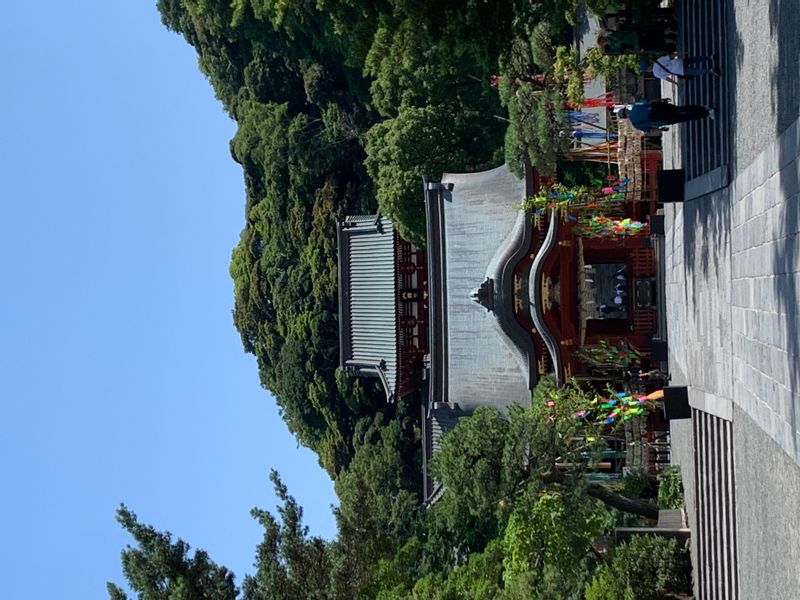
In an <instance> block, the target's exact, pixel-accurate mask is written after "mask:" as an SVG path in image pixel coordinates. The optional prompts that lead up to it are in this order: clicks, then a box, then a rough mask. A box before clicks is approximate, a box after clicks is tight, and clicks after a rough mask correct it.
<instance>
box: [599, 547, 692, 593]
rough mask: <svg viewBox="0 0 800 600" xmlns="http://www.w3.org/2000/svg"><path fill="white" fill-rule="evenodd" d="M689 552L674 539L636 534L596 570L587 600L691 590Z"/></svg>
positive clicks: (687, 591)
mask: <svg viewBox="0 0 800 600" xmlns="http://www.w3.org/2000/svg"><path fill="white" fill-rule="evenodd" d="M691 572H692V571H691V564H690V562H689V554H688V552H687V551H686V550H685V549H683V548H681V547H680V546H679V545H678V541H677V540H675V539H668V538H664V537H659V536H655V535H637V536H635V537H634V538H633V539H631V541H630V542H628V543H626V544H620V545H619V546H618V547H617V548H616V550H615V551H614V558H613V560H612V561H611V564H610V565H604V566H603V567H601V568H600V569H598V571H597V573H596V574H595V576H594V578H592V581H591V582H590V583H589V585H587V586H586V589H585V594H586V598H587V600H600V599H601V598H602V599H603V600H658V599H660V598H665V597H666V596H667V594H670V593H679V594H681V593H691V588H692V579H691Z"/></svg>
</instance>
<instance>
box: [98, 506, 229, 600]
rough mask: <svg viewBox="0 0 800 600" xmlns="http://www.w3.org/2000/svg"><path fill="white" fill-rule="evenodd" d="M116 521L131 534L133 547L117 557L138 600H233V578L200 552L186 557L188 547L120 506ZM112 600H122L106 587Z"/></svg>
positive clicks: (116, 588) (114, 587) (111, 587)
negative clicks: (133, 542) (143, 522)
mask: <svg viewBox="0 0 800 600" xmlns="http://www.w3.org/2000/svg"><path fill="white" fill-rule="evenodd" d="M117 521H118V522H119V523H120V525H122V527H123V528H124V529H125V530H126V531H127V532H128V533H130V534H131V536H132V537H133V539H134V540H135V542H136V544H137V545H136V546H127V547H126V548H125V549H124V550H123V551H122V554H121V559H122V571H123V573H124V574H125V579H126V580H127V581H128V585H129V587H130V589H131V590H133V591H134V592H136V594H137V597H138V598H139V600H234V599H235V598H236V597H237V595H238V589H237V588H236V585H235V584H234V575H233V573H232V572H231V571H229V570H228V569H227V568H225V567H221V566H218V565H216V564H215V563H214V562H212V561H211V559H210V558H209V557H208V554H207V553H206V552H205V551H204V550H196V551H195V552H194V554H193V555H192V554H190V550H191V548H190V546H189V544H187V543H186V542H184V541H183V540H181V539H178V540H174V541H173V539H172V534H170V533H169V532H161V531H158V530H156V529H155V528H153V527H152V526H150V525H144V524H142V523H140V522H139V520H138V519H137V517H136V514H135V513H134V512H133V511H131V510H130V509H128V508H127V507H126V506H125V505H124V504H123V505H122V506H120V508H119V509H118V510H117ZM107 587H108V593H109V596H110V597H111V598H112V600H126V599H127V595H126V594H125V592H124V591H123V590H122V588H120V587H119V586H117V585H115V584H113V583H111V582H109V583H108V584H107Z"/></svg>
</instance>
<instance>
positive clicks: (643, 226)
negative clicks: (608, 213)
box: [575, 215, 648, 238]
mask: <svg viewBox="0 0 800 600" xmlns="http://www.w3.org/2000/svg"><path fill="white" fill-rule="evenodd" d="M647 231H648V227H647V223H642V222H641V221H635V220H634V219H631V218H628V217H626V218H624V219H615V218H612V217H604V216H602V215H591V216H589V217H580V218H579V219H578V224H577V225H576V226H575V232H576V233H577V234H578V235H582V236H585V237H599V238H611V237H622V236H630V235H638V234H640V233H647Z"/></svg>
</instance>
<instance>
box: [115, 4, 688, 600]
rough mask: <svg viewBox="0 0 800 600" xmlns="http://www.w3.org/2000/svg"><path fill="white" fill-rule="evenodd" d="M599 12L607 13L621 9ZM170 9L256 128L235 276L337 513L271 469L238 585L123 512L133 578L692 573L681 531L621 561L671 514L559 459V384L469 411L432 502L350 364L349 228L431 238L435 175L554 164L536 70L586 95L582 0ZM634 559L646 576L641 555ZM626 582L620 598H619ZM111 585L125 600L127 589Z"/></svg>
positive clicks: (269, 590) (588, 582)
mask: <svg viewBox="0 0 800 600" xmlns="http://www.w3.org/2000/svg"><path fill="white" fill-rule="evenodd" d="M588 4H589V9H591V10H594V11H598V12H602V11H603V10H604V9H605V8H606V5H607V4H609V2H607V1H604V0H594V1H593V2H589V3H588ZM157 6H158V10H159V12H160V14H161V19H162V22H163V24H164V25H165V26H166V27H167V28H168V29H170V30H171V31H173V32H175V33H176V34H178V35H180V36H182V37H183V38H184V39H185V40H186V42H188V43H189V44H190V45H191V46H193V47H194V49H195V50H196V52H197V57H198V65H199V68H200V70H201V71H202V72H203V73H204V74H205V75H206V77H207V78H208V80H209V82H210V83H211V86H212V88H213V91H214V93H215V94H216V97H217V98H218V99H219V101H220V103H221V105H222V107H223V109H224V110H225V112H226V113H227V114H228V115H229V116H230V117H231V119H233V120H234V121H235V122H236V123H237V125H238V130H237V132H236V135H235V136H234V138H233V139H232V140H231V142H230V152H231V156H232V158H233V160H235V161H236V162H237V163H239V164H240V165H241V166H242V170H243V175H244V181H245V189H246V198H245V201H244V212H243V216H244V219H243V223H244V225H243V229H242V232H241V237H240V240H239V243H238V244H237V245H236V247H235V248H234V249H233V252H232V257H231V263H230V274H231V277H232V279H233V288H234V294H235V308H234V311H233V323H234V325H235V327H236V328H237V330H238V332H239V334H240V335H241V340H242V345H243V348H244V350H245V351H246V352H248V353H251V354H252V355H253V356H254V357H255V359H256V363H257V368H258V377H259V378H260V382H261V385H262V386H263V387H264V388H265V389H267V390H269V391H271V392H272V393H273V394H274V397H275V399H276V400H277V402H278V404H279V406H280V410H281V415H282V417H283V419H284V421H285V423H286V426H287V427H288V428H289V430H290V431H291V432H292V433H293V434H294V435H295V436H296V438H297V440H298V441H299V443H301V444H303V445H305V446H307V447H308V448H310V449H312V450H313V451H314V452H315V453H316V454H317V456H318V457H319V462H320V464H321V465H322V467H323V468H324V469H325V470H326V471H327V472H328V473H329V474H330V476H331V477H332V478H333V479H334V481H335V488H336V492H337V495H338V497H339V503H340V505H339V507H338V508H337V509H336V511H335V517H336V522H337V525H338V535H337V537H336V538H335V539H333V540H323V539H319V538H316V537H313V536H310V535H309V533H308V530H307V529H306V528H305V527H304V525H303V521H302V508H301V507H300V506H298V505H297V503H296V502H295V500H294V499H293V497H292V496H291V494H290V493H289V490H287V489H286V487H285V486H284V484H283V483H282V481H281V479H280V476H279V474H277V473H273V474H272V481H273V484H274V486H275V489H276V492H277V494H278V497H279V498H280V499H281V502H282V504H281V506H279V507H278V512H277V513H276V514H273V513H271V512H269V511H265V510H261V509H254V510H253V517H254V518H255V519H257V520H258V521H259V523H260V524H261V525H262V526H263V528H264V537H263V541H262V542H261V544H260V545H259V546H258V547H257V548H256V549H255V565H256V569H255V571H254V572H253V573H250V574H246V575H245V576H244V578H243V579H242V580H241V584H240V585H241V589H239V587H237V584H236V582H235V581H234V577H233V574H232V573H231V572H230V571H229V570H228V569H226V568H225V567H224V566H221V565H217V564H215V563H214V562H213V560H212V559H211V558H210V557H209V556H208V555H207V554H206V553H205V552H203V551H202V550H198V551H193V550H192V549H190V547H189V545H188V544H187V543H185V542H184V541H182V540H180V539H175V538H173V537H172V536H171V535H170V534H169V533H166V532H161V531H157V530H156V529H154V528H152V527H150V526H148V525H144V524H142V523H140V522H139V521H138V520H137V518H136V515H135V513H134V512H133V511H132V510H130V509H129V508H127V507H125V506H122V507H121V508H120V510H119V511H118V515H117V518H118V520H119V522H120V524H121V525H122V526H123V527H124V528H125V529H126V530H127V531H128V532H129V533H130V534H131V535H132V537H133V539H134V541H135V545H134V546H132V547H128V548H126V549H125V550H123V553H122V563H123V572H124V574H125V577H126V579H127V581H128V585H129V587H130V589H131V590H133V591H134V592H135V593H136V594H137V595H138V597H139V598H143V599H146V600H151V599H152V600H155V599H165V600H167V599H169V600H178V599H187V600H188V599H200V598H207V599H214V600H222V599H226V600H227V599H232V598H238V597H241V598H245V599H248V600H255V599H268V598H269V599H286V600H289V599H291V600H295V599H299V598H315V599H339V598H343V599H344V598H348V599H349V598H383V599H385V600H390V599H392V600H393V599H401V598H403V599H405V598H437V599H449V598H453V599H456V598H487V599H488V598H583V597H584V595H585V597H587V598H590V597H594V598H611V597H620V598H623V597H625V598H627V597H634V596H630V594H631V593H633V592H631V590H632V589H633V588H634V587H636V586H637V585H638V586H641V585H651V587H652V589H653V590H661V591H660V592H659V593H661V592H663V591H664V590H665V589H666V585H667V584H666V583H665V582H667V581H671V580H674V579H675V577H674V573H673V572H672V571H669V569H670V568H677V567H674V565H673V563H675V561H677V560H678V559H677V558H675V557H676V556H678V555H679V554H680V552H679V550H678V549H677V547H676V546H675V544H674V542H672V543H670V542H667V541H664V540H655V539H650V538H642V539H643V540H644V541H641V542H637V544H639V546H641V547H638V546H636V545H635V544H633V543H632V544H631V547H626V546H623V547H622V548H621V549H619V550H618V551H617V552H615V553H614V554H613V557H612V556H611V554H609V553H608V551H607V550H606V549H604V548H603V547H602V544H600V545H598V543H597V540H598V539H602V538H603V536H604V535H605V534H607V533H608V532H609V531H611V530H612V529H613V527H614V526H615V525H616V524H619V523H633V522H637V519H640V518H642V517H645V518H648V517H652V516H653V515H654V511H655V510H656V499H655V498H651V499H650V500H647V499H644V500H643V499H642V495H643V494H642V490H644V489H646V488H647V487H648V485H650V483H651V482H647V481H645V482H642V483H641V485H640V486H639V488H638V489H637V490H635V492H636V493H630V492H631V490H623V489H611V488H610V487H609V486H605V485H601V484H593V483H590V482H589V481H588V480H587V478H586V476H585V470H586V468H588V463H586V462H585V461H582V460H581V459H579V458H576V459H575V460H574V461H572V463H573V464H575V465H578V466H576V467H575V468H574V469H572V470H568V471H567V472H563V471H561V470H559V469H556V468H554V465H555V461H556V459H557V458H559V459H560V460H563V458H564V457H565V456H569V455H570V453H572V454H574V455H575V456H576V457H577V456H578V455H581V456H582V455H585V453H586V451H587V450H586V448H575V447H571V446H570V443H569V440H570V439H572V437H574V434H575V428H576V427H580V425H579V424H577V423H576V422H575V420H574V419H571V418H569V415H570V414H572V413H571V412H570V411H573V412H574V410H576V407H578V406H580V404H581V402H583V401H584V398H583V396H582V392H581V391H580V390H579V389H578V388H575V387H570V386H568V387H567V388H563V389H561V390H557V389H555V388H554V386H553V384H552V382H551V381H549V380H548V379H547V378H545V379H544V380H543V382H542V384H541V385H540V386H539V388H537V391H536V394H538V395H539V399H540V400H542V399H543V398H551V399H555V398H557V399H558V402H556V403H555V406H556V407H557V411H559V414H557V415H556V414H553V412H552V410H550V409H552V408H553V406H552V405H550V406H549V408H548V405H549V403H546V402H544V401H543V400H542V401H540V402H533V403H532V405H531V406H530V407H528V408H521V407H520V408H517V409H515V410H513V411H512V413H511V414H510V415H508V416H507V417H504V416H501V415H500V414H499V413H498V412H497V411H494V410H492V409H488V408H487V409H481V410H478V411H477V412H476V413H475V414H474V415H473V416H472V417H470V418H467V419H463V420H462V423H461V424H460V425H459V426H458V427H457V428H456V429H455V430H454V431H453V432H452V433H451V434H449V435H448V436H447V437H446V438H445V440H444V443H443V446H442V449H441V451H440V452H439V453H438V456H437V458H436V459H435V464H434V467H433V468H434V470H435V473H436V475H437V478H438V480H439V481H441V482H442V483H444V484H445V486H446V491H445V493H444V494H443V496H442V498H441V499H440V500H439V501H438V502H437V503H436V504H435V505H434V506H433V507H430V508H424V507H423V506H422V498H421V492H422V482H421V473H422V468H421V453H420V427H419V405H418V404H417V403H415V402H413V401H408V402H405V401H399V402H397V403H396V404H393V405H387V404H386V401H385V396H384V394H383V391H382V390H381V389H380V388H379V387H378V386H376V385H375V384H373V383H372V382H371V381H370V380H358V379H353V378H348V377H346V376H344V374H343V373H341V372H340V371H339V370H337V365H338V326H337V290H336V287H337V273H336V258H337V257H336V233H335V231H336V230H335V224H336V222H337V220H340V219H342V218H343V217H344V216H345V215H348V214H370V213H375V212H376V211H378V210H380V211H381V212H382V213H383V214H384V215H386V216H388V217H389V218H390V219H392V221H393V222H394V223H395V224H396V226H397V228H398V230H399V231H400V232H401V234H402V235H403V236H404V237H405V238H406V239H408V240H410V241H412V242H414V243H416V244H418V245H420V246H422V245H424V242H425V239H424V231H425V223H424V214H423V204H422V194H421V181H422V177H423V175H426V176H429V177H432V178H436V177H438V176H440V175H441V173H443V172H465V171H474V170H482V169H486V168H490V167H495V166H497V165H499V164H502V163H503V162H506V161H507V162H508V163H509V164H510V165H512V166H514V165H520V164H521V162H522V160H523V159H526V158H527V159H530V160H532V161H533V162H534V164H536V165H537V166H538V167H540V168H541V169H542V170H544V171H550V172H554V171H555V169H556V162H557V160H556V158H555V157H556V156H557V154H558V151H559V144H561V143H562V142H561V141H560V139H559V136H558V135H557V132H558V127H559V123H558V122H557V121H553V119H552V118H545V117H544V115H545V114H546V113H547V110H546V109H547V107H548V106H551V105H552V103H553V102H557V101H559V96H558V94H560V93H563V91H559V88H558V86H555V87H554V88H553V89H549V90H545V91H544V93H541V94H536V95H534V94H529V93H528V92H529V91H530V90H529V88H530V86H528V85H527V83H526V82H527V81H528V79H527V78H526V73H528V72H530V71H531V70H535V71H537V72H546V73H552V78H553V81H556V82H558V81H559V74H558V73H559V57H561V64H562V68H561V69H560V72H561V73H562V75H563V77H562V80H563V81H562V84H563V85H562V86H561V87H562V88H563V87H564V86H566V85H567V84H568V83H569V79H570V77H572V76H573V75H572V73H571V72H570V70H569V69H566V70H565V69H564V68H563V60H564V59H563V57H564V56H572V55H571V54H569V52H566V53H565V51H564V50H563V49H566V48H568V47H569V45H570V43H571V40H572V35H573V34H572V27H573V25H574V23H575V22H576V19H577V18H578V15H579V2H578V1H577V0H541V1H536V0H533V1H531V0H492V1H485V0H438V1H437V2H420V1H412V0H295V1H292V2H288V1H286V0H224V1H221V0H158V4H157ZM560 49H561V50H560ZM573 71H577V67H576V68H575V69H573ZM564 73H566V74H564ZM548 77H550V75H548ZM493 81H495V82H497V81H500V84H499V85H493V84H492V82H493ZM265 401H266V397H265ZM548 410H550V412H547V411H548ZM553 410H556V409H553ZM553 423H557V424H558V426H557V427H554V426H553ZM568 462H569V461H568ZM645 495H646V494H645ZM626 552H627V553H628V554H626ZM653 557H656V558H658V559H659V560H658V561H656V562H657V563H658V565H659V566H658V569H655V570H653V569H650V568H649V567H650V566H652V565H653V564H654V560H656V558H653ZM665 557H666V558H665ZM630 561H638V564H640V565H642V566H641V571H642V572H641V573H640V572H638V571H635V570H634V571H631V570H630V569H628V568H627V567H624V566H623V565H627V564H628V563H629V562H630ZM670 561H672V562H670ZM670 565H672V566H670ZM659 578H660V579H659ZM643 581H645V583H644V584H643V583H642V582H643ZM609 586H611V587H609ZM614 586H616V587H614ZM611 588H613V589H615V590H617V592H619V593H620V594H623V595H619V596H613V595H607V594H608V592H607V590H608V589H611ZM109 593H110V596H111V597H112V598H113V599H114V600H121V599H123V598H126V597H127V596H126V594H125V592H124V591H123V590H122V588H120V587H118V586H117V585H115V584H111V583H110V584H109ZM615 593H616V592H615ZM592 594H594V595H592ZM624 594H629V595H627V596H626V595H624ZM635 597H646V596H641V595H636V596H635ZM647 597H649V596H647ZM653 597H661V596H653Z"/></svg>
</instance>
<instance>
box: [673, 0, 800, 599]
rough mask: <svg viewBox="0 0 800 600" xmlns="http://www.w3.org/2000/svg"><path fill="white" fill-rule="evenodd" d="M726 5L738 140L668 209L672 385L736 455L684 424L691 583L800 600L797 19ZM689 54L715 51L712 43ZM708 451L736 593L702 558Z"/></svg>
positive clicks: (727, 117)
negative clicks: (716, 469)
mask: <svg viewBox="0 0 800 600" xmlns="http://www.w3.org/2000/svg"><path fill="white" fill-rule="evenodd" d="M687 4H688V3H687ZM701 4H703V3H701ZM716 4H717V5H718V6H720V7H721V9H724V10H725V11H726V14H725V16H724V19H722V20H721V21H723V22H724V27H723V28H721V29H724V30H725V31H727V36H728V37H727V46H724V47H723V49H724V54H723V56H722V57H721V61H720V62H721V64H722V66H723V68H724V72H723V79H724V84H725V94H724V96H723V98H724V100H725V101H724V102H719V103H718V104H717V108H721V109H722V110H723V114H722V115H721V116H722V118H721V119H720V123H717V125H716V127H717V128H721V131H722V133H723V134H726V135H727V136H728V138H727V142H728V146H727V148H725V147H724V145H723V146H721V148H722V150H723V155H724V156H725V158H726V164H725V165H722V167H719V168H717V169H715V173H707V174H706V175H705V176H704V175H703V174H702V173H696V172H695V173H692V175H693V176H694V175H699V176H698V177H696V178H695V179H693V180H692V181H690V182H689V184H688V185H687V188H691V190H692V191H693V193H692V196H694V199H693V200H691V201H688V202H686V203H685V204H683V205H666V208H665V216H666V237H665V262H666V265H665V269H666V277H665V282H666V296H667V320H668V336H669V345H670V370H671V372H672V374H673V384H686V385H688V387H689V398H690V403H691V404H692V406H693V408H695V409H696V410H700V411H704V412H706V413H710V414H711V415H715V416H716V417H719V418H721V419H722V420H724V421H732V439H733V446H732V448H727V447H724V445H722V444H716V445H715V443H714V441H713V440H715V439H717V436H716V434H715V433H714V432H711V433H709V432H707V431H699V430H697V429H696V428H695V431H693V427H692V424H691V423H689V422H675V423H674V427H673V447H674V460H675V461H676V462H678V463H680V464H681V465H682V472H683V477H684V484H685V486H686V488H687V512H688V516H689V522H690V525H691V526H692V530H693V534H694V536H695V543H694V544H693V548H692V550H693V561H694V564H695V573H696V575H697V576H698V579H700V580H701V583H703V585H702V586H699V587H698V589H697V591H698V596H699V597H700V598H707V597H710V598H716V597H725V598H727V597H730V598H736V597H738V598H743V599H749V598H765V599H769V600H773V599H775V600H780V599H783V598H785V599H787V600H788V599H797V598H800V560H799V559H800V511H799V510H798V508H800V414H799V411H800V322H799V319H800V306H798V302H800V235H798V234H800V185H799V182H800V161H799V160H798V150H800V122H798V117H800V35H798V32H800V6H799V5H798V3H797V2H789V1H787V0H780V1H779V0H774V1H773V2H763V1H753V0H750V1H749V2H748V1H747V0H733V2H728V3H716ZM693 6H694V5H693ZM679 8H680V7H679ZM687 18H688V19H691V18H692V15H691V14H688V15H687ZM687 25H689V29H690V30H691V23H688V24H687ZM695 29H697V28H695ZM700 29H702V28H700ZM697 30H698V31H699V29H697ZM700 33H703V32H702V31H701V32H700ZM705 35H708V32H705ZM684 43H685V44H686V45H687V46H688V47H694V48H702V49H704V50H705V49H707V48H710V47H711V46H713V40H711V42H709V41H708V40H706V41H705V42H703V41H700V42H698V41H697V40H692V39H688V40H684ZM667 93H674V92H673V90H671V89H666V88H665V94H667ZM681 93H682V94H684V96H685V94H686V90H685V89H684V90H682V91H681ZM675 99H676V100H678V97H677V96H675ZM709 100H710V103H713V102H715V98H713V97H711V98H709ZM704 130H707V131H713V130H714V127H713V126H709V127H706V128H705V129H704ZM697 131H698V128H697V127H689V126H687V125H682V126H678V127H673V128H672V131H671V132H670V133H669V134H668V135H666V136H665V140H664V150H665V166H666V167H667V168H669V167H671V166H681V165H683V164H687V165H688V164H697V161H693V160H692V156H693V153H697V152H703V149H704V148H705V146H706V145H707V144H706V143H705V141H704V140H707V139H708V138H707V137H703V136H701V135H700V134H698V133H696V132H697ZM695 171H696V169H695ZM704 177H706V179H708V181H704V180H703V179H704ZM728 181H730V182H731V183H730V185H727V182H728ZM720 182H722V184H723V185H720ZM704 189H706V190H709V191H711V193H707V194H703V193H702V191H703V190H704ZM710 440H711V441H710ZM698 449H701V450H702V449H706V450H708V451H710V452H712V453H718V454H719V455H720V456H719V457H715V458H714V460H717V459H719V460H720V461H725V460H730V459H732V463H733V471H734V475H733V480H734V483H735V502H732V504H735V506H733V507H732V509H733V510H734V511H735V522H736V529H735V538H736V552H735V555H737V558H738V585H734V586H731V585H727V586H726V585H725V581H722V580H721V579H719V578H718V575H717V573H715V570H714V569H713V568H711V567H710V565H709V564H708V563H707V561H706V562H705V564H703V563H704V561H703V560H702V557H698V552H697V548H698V547H702V544H703V543H705V544H706V545H708V541H709V540H708V539H706V537H703V539H702V540H701V539H699V538H700V537H702V536H709V531H710V530H709V522H708V519H709V518H711V517H713V516H714V515H713V511H712V512H709V511H708V510H707V507H708V506H709V505H710V504H713V502H714V501H715V498H718V497H719V496H718V493H719V490H718V489H717V488H716V487H715V483H714V481H712V480H711V479H710V477H711V476H710V475H708V474H701V473H698V472H696V464H695V462H696V458H697V455H698V452H699V450H698ZM731 453H732V456H730V454H731ZM715 494H717V495H716V496H715ZM704 511H705V512H704ZM701 542H702V543H701ZM720 543H722V542H720ZM721 550H724V548H720V547H718V548H716V550H714V551H716V552H718V553H719V552H720V551H721ZM718 555H719V554H718ZM698 561H699V562H698ZM717 571H718V570H717ZM703 578H705V579H704V580H703ZM696 583H697V581H696Z"/></svg>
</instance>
